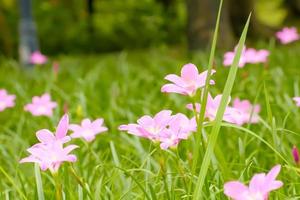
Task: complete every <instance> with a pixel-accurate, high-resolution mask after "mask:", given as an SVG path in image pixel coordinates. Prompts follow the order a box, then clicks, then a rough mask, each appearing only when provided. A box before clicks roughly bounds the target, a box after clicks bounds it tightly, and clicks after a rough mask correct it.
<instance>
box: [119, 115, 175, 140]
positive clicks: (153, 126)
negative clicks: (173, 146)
mask: <svg viewBox="0 0 300 200" xmlns="http://www.w3.org/2000/svg"><path fill="white" fill-rule="evenodd" d="M171 114H172V111H170V110H162V111H160V112H159V113H157V114H156V115H155V116H154V117H153V118H152V117H151V116H149V115H145V116H143V117H141V118H140V119H138V120H137V124H128V125H121V126H119V130H121V131H127V132H128V133H129V134H133V135H136V136H139V137H145V138H148V139H151V140H157V141H159V140H160V135H161V133H162V131H164V130H165V129H166V127H167V125H168V124H169V122H170V121H171V120H172V116H171Z"/></svg>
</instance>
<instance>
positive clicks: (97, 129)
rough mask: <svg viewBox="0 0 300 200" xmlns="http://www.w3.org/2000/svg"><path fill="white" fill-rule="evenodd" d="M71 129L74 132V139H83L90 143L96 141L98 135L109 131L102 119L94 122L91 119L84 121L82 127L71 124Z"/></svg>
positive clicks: (72, 135)
mask: <svg viewBox="0 0 300 200" xmlns="http://www.w3.org/2000/svg"><path fill="white" fill-rule="evenodd" d="M69 129H70V130H72V131H73V133H72V134H71V137H72V138H83V139H85V140H86V141H88V142H90V141H92V140H94V139H95V137H96V135H98V134H100V133H102V132H104V131H107V128H106V127H104V126H103V119H102V118H100V119H96V120H95V121H93V122H92V121H91V120H90V119H84V120H82V122H81V125H77V124H70V126H69Z"/></svg>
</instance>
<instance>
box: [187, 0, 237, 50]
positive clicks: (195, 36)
mask: <svg viewBox="0 0 300 200" xmlns="http://www.w3.org/2000/svg"><path fill="white" fill-rule="evenodd" d="M219 3H220V1H218V0H187V13H188V19H187V20H188V21H187V39H188V46H189V49H190V50H197V49H203V48H206V47H207V46H208V45H210V44H211V39H212V35H213V31H214V27H215V23H216V16H217V10H218V6H219ZM227 6H228V5H227V3H226V1H225V4H224V6H223V8H222V17H221V23H220V31H221V34H220V35H221V37H219V39H220V40H219V43H220V44H222V46H221V48H229V47H232V45H233V34H232V30H231V25H230V21H229V14H228V9H227V8H228V7H227Z"/></svg>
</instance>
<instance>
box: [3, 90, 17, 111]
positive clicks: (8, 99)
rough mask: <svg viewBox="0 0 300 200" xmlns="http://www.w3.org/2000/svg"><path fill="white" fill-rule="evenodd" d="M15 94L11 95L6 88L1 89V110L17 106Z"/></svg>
mask: <svg viewBox="0 0 300 200" xmlns="http://www.w3.org/2000/svg"><path fill="white" fill-rule="evenodd" d="M15 99H16V96H15V95H10V94H8V93H7V91H6V90H4V89H1V90H0V112H2V111H4V110H5V109H6V108H12V107H14V106H15Z"/></svg>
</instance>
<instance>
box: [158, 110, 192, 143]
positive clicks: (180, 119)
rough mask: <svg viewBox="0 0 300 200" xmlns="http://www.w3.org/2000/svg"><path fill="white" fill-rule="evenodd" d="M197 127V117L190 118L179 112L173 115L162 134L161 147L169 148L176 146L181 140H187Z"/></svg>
mask: <svg viewBox="0 0 300 200" xmlns="http://www.w3.org/2000/svg"><path fill="white" fill-rule="evenodd" d="M196 129H197V123H196V120H195V118H193V119H189V118H188V117H186V116H185V115H184V114H181V113H178V114H176V115H174V116H172V120H171V121H170V123H169V125H168V127H167V128H166V129H164V131H162V133H161V135H160V138H159V139H160V142H161V143H160V147H161V148H162V149H168V148H169V147H176V146H177V145H178V143H179V142H180V141H181V140H186V139H187V138H188V137H189V135H190V134H191V133H192V132H195V131H196Z"/></svg>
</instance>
